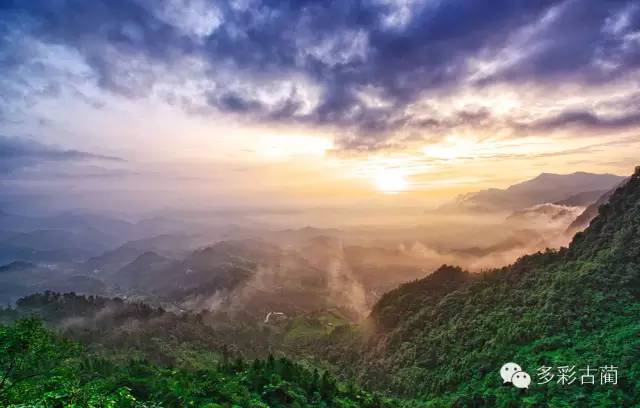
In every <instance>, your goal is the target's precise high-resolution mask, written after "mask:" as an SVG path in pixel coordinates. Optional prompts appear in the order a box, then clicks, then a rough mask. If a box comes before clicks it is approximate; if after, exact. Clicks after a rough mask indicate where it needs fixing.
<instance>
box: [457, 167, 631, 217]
mask: <svg viewBox="0 0 640 408" xmlns="http://www.w3.org/2000/svg"><path fill="white" fill-rule="evenodd" d="M622 180H624V178H623V177H620V176H616V175H613V174H593V173H584V172H578V173H572V174H552V173H542V174H540V175H539V176H537V177H536V178H533V179H531V180H527V181H524V182H522V183H518V184H514V185H512V186H510V187H508V188H506V189H496V188H492V189H488V190H482V191H478V192H475V193H468V194H464V195H461V196H459V197H458V198H457V199H456V200H455V202H453V203H450V204H448V205H446V206H445V208H446V209H456V210H470V211H513V210H518V209H522V208H526V207H531V206H534V205H537V204H543V203H556V202H560V203H562V202H563V201H564V200H567V201H581V202H583V201H585V199H586V198H587V197H593V195H594V194H595V193H594V192H595V191H608V190H610V189H612V188H614V187H615V186H616V185H618V184H619V183H620V182H621V181H622Z"/></svg>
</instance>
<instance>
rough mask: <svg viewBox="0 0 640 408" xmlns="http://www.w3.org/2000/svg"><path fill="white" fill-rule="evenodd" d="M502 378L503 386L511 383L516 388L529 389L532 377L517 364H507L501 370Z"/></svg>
mask: <svg viewBox="0 0 640 408" xmlns="http://www.w3.org/2000/svg"><path fill="white" fill-rule="evenodd" d="M500 377H502V382H503V384H506V383H511V384H513V386H514V387H516V388H529V384H531V376H530V375H529V374H528V373H526V372H524V371H522V367H520V366H519V365H518V364H516V363H507V364H505V365H503V366H502V368H500Z"/></svg>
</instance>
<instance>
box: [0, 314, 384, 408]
mask: <svg viewBox="0 0 640 408" xmlns="http://www.w3.org/2000/svg"><path fill="white" fill-rule="evenodd" d="M0 405H1V406H15V407H18V406H21V407H26V406H28V407H59V406H65V407H96V408H98V407H100V408H103V407H160V406H162V407H187V406H193V407H210V408H213V407H232V406H234V407H236V406H241V407H372V408H373V407H386V406H390V407H391V406H396V403H394V402H393V401H391V400H388V399H383V398H381V397H379V396H377V395H375V394H371V393H367V392H365V391H362V390H361V389H359V388H358V387H357V386H356V385H355V384H354V383H352V382H351V383H341V382H338V381H336V380H335V378H334V377H332V376H331V375H330V374H329V373H328V372H326V371H324V372H322V373H320V372H319V371H318V370H315V369H310V368H307V367H304V366H303V365H301V364H297V363H293V362H291V361H290V360H288V359H285V358H278V359H276V358H273V357H271V356H270V357H269V358H267V359H266V360H253V361H251V362H247V361H243V360H241V359H235V360H222V361H220V362H218V363H212V364H209V365H208V366H205V367H200V368H196V367H192V368H181V367H163V366H159V365H156V364H153V363H150V362H148V361H146V360H129V361H128V362H126V363H118V362H115V361H113V360H110V359H106V358H102V357H98V356H95V355H92V354H90V353H88V352H87V351H86V350H84V349H83V348H82V347H81V346H80V345H79V344H77V343H75V342H72V341H68V340H64V339H62V338H60V337H59V336H58V335H56V334H54V333H53V332H51V331H49V330H48V329H46V328H44V326H43V325H42V323H41V321H40V320H38V319H37V318H29V319H19V320H17V321H15V322H13V323H12V324H9V325H4V326H0Z"/></svg>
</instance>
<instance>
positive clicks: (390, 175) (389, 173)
mask: <svg viewBox="0 0 640 408" xmlns="http://www.w3.org/2000/svg"><path fill="white" fill-rule="evenodd" d="M373 180H374V182H375V185H376V188H377V189H378V191H380V192H382V193H385V194H397V193H401V192H403V191H407V188H408V187H409V183H408V182H407V178H406V176H405V174H404V172H403V171H401V170H399V169H381V170H379V171H377V172H376V174H375V175H374V177H373Z"/></svg>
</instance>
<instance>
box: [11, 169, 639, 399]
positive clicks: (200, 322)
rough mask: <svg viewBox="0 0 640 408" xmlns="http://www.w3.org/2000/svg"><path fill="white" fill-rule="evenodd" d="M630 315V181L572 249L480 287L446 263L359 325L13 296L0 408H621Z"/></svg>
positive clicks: (634, 277)
mask: <svg viewBox="0 0 640 408" xmlns="http://www.w3.org/2000/svg"><path fill="white" fill-rule="evenodd" d="M32 314H36V315H39V316H41V318H42V319H44V321H45V322H46V323H47V325H50V326H54V327H55V328H56V332H52V331H50V330H49V329H46V328H45V327H44V326H43V325H42V324H41V322H40V320H38V319H35V318H28V317H27V316H30V315H32ZM639 316H640V169H638V170H637V171H636V174H635V175H634V176H633V177H631V179H630V180H629V181H628V183H626V184H625V185H624V186H622V187H620V188H619V189H618V190H617V191H616V192H615V193H614V194H613V195H612V197H611V199H610V202H609V204H607V205H605V206H603V207H601V209H600V213H599V216H598V217H597V218H596V219H595V220H594V221H593V222H592V223H591V225H590V227H589V228H588V229H587V230H586V231H585V232H583V233H579V234H578V235H576V237H575V238H574V240H573V242H572V244H571V245H570V247H569V248H563V249H561V250H559V251H550V250H549V251H546V252H544V253H538V254H534V255H530V256H525V257H523V258H521V259H520V260H519V261H518V262H516V263H515V264H513V265H511V266H508V267H504V268H501V269H496V270H492V271H487V272H485V273H482V274H480V275H477V276H474V275H471V274H469V273H467V272H465V271H463V270H462V269H460V268H457V267H453V266H446V265H445V266H443V267H441V268H440V269H438V270H437V271H436V272H434V273H433V274H431V275H429V276H428V277H426V278H424V279H421V280H418V281H413V282H410V283H407V284H404V285H402V286H400V287H399V288H397V289H395V290H393V291H391V292H388V293H387V294H385V295H384V296H383V297H382V298H381V299H380V301H379V302H378V303H377V304H376V305H375V307H374V308H373V311H372V314H371V317H370V319H369V320H368V321H367V322H366V324H363V325H361V326H350V325H348V324H346V323H345V321H344V319H342V318H341V317H340V315H339V314H338V313H335V312H330V311H324V312H317V313H310V314H306V315H300V316H295V317H290V318H288V319H286V320H285V321H282V322H274V323H270V324H262V325H260V324H257V325H256V324H252V325H247V324H243V323H241V322H240V323H239V322H238V321H234V320H233V319H229V318H228V317H225V316H220V315H215V314H212V313H199V314H187V313H185V314H174V313H169V312H166V311H163V310H161V309H158V308H153V307H150V306H148V305H145V304H142V303H132V302H125V301H123V300H121V299H104V298H100V297H85V296H78V295H74V294H65V295H61V294H55V293H50V292H48V293H44V294H36V295H32V296H29V297H26V298H24V299H22V300H20V301H19V302H18V303H17V305H16V307H15V308H6V309H2V310H0V322H3V323H4V326H1V327H0V370H1V371H0V405H2V406H4V405H9V406H12V404H13V405H14V406H43V407H48V406H95V407H134V406H139V407H143V406H144V407H156V406H163V407H181V406H190V405H193V406H203V407H231V406H240V407H261V406H270V407H278V406H300V407H306V406H317V407H341V406H344V407H382V406H412V407H414V406H419V407H443V406H457V407H485V406H486V407H494V406H498V407H519V406H540V407H543V406H553V407H578V406H580V407H581V406H598V407H599V406H602V407H609V406H611V407H631V406H636V405H635V404H637V403H638V401H640V381H639V380H638V378H640V318H639ZM62 336H64V337H65V338H72V339H73V341H70V340H65V339H64V338H63V337H62ZM271 353H273V354H275V355H276V356H278V357H273V356H272V355H271ZM266 356H269V357H266ZM284 356H289V357H294V358H296V359H297V360H298V361H299V362H297V363H294V362H292V361H291V360H289V359H287V358H285V357H284ZM309 356H315V359H314V360H309V359H307V357H309ZM256 357H257V358H256ZM260 357H262V359H260ZM308 361H312V363H309V362H308ZM509 361H515V362H517V363H518V364H520V365H521V366H522V367H523V368H524V369H525V370H526V371H528V372H529V373H530V374H531V376H532V378H533V383H532V384H531V386H530V388H529V389H528V390H520V389H517V388H515V387H513V386H509V385H506V386H505V385H503V384H502V380H501V379H500V376H499V373H498V370H499V369H500V367H501V365H502V364H503V363H506V362H509ZM605 365H608V366H611V365H613V366H615V367H617V372H618V378H617V384H615V385H614V384H600V383H599V382H597V381H596V383H595V384H593V385H591V384H580V380H579V377H580V374H581V373H580V372H579V370H580V369H583V368H584V367H587V366H590V367H592V368H593V369H595V370H598V369H599V368H600V367H602V366H605ZM560 366H575V370H576V375H577V377H578V381H577V382H574V383H573V384H562V383H559V382H558V381H556V380H555V379H554V380H552V381H549V382H548V383H546V384H537V382H539V380H540V379H541V378H540V377H539V376H538V375H537V374H538V372H537V370H538V368H541V367H551V368H554V369H555V368H557V367H560ZM314 367H323V368H325V367H330V368H333V369H336V370H337V371H336V372H339V373H340V379H337V378H336V377H333V376H332V375H331V374H329V371H327V370H320V371H319V370H318V369H316V368H314ZM596 375H597V372H596ZM349 378H354V379H356V380H357V382H358V383H359V385H356V383H355V382H354V381H352V380H349ZM360 386H364V387H366V388H367V389H376V390H379V391H383V392H384V393H385V395H395V396H397V397H398V398H400V397H402V398H403V400H398V399H389V398H383V397H381V396H379V395H377V394H372V393H370V392H366V391H363V390H362V389H361V388H359V387H360ZM21 404H22V405H21Z"/></svg>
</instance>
